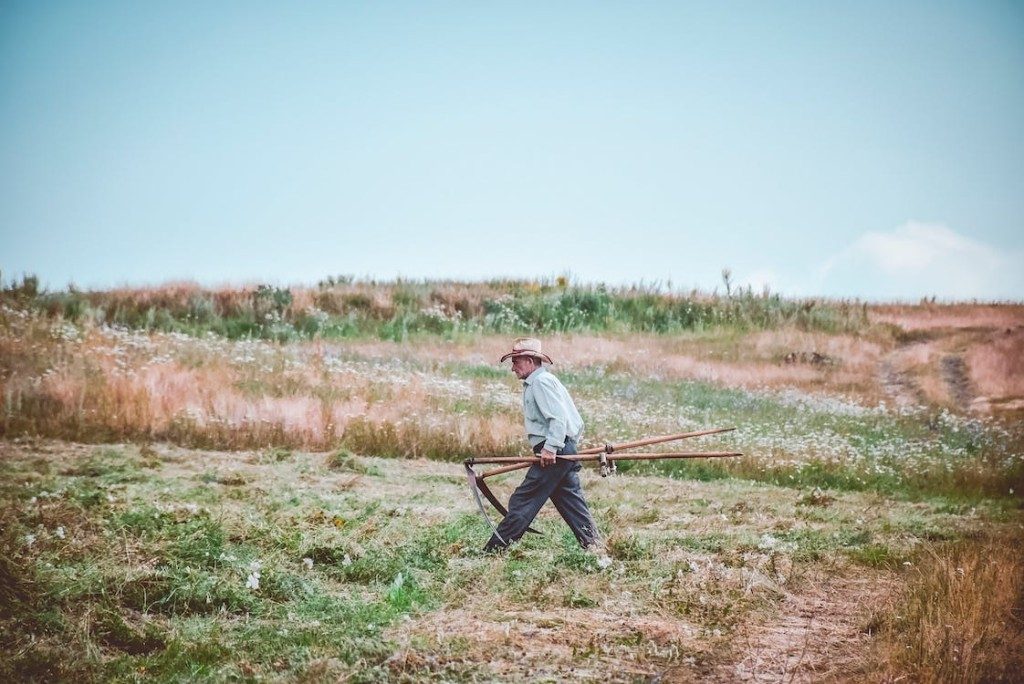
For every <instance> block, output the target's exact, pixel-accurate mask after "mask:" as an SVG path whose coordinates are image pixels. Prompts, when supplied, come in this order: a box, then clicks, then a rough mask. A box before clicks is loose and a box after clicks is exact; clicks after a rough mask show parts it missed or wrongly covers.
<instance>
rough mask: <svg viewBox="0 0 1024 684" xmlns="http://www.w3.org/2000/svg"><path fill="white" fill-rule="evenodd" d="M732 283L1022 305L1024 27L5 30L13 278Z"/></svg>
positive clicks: (89, 9) (664, 6)
mask: <svg viewBox="0 0 1024 684" xmlns="http://www.w3.org/2000/svg"><path fill="white" fill-rule="evenodd" d="M516 240H519V241H520V242H519V243H518V244H517V243H516V242H515V241H516ZM723 266H730V267H731V268H732V269H733V271H734V274H735V277H736V279H737V280H739V281H741V282H752V283H754V284H755V285H757V286H760V284H761V283H764V282H768V283H770V284H771V285H772V286H773V287H774V288H776V289H781V290H782V291H783V292H787V293H792V294H824V295H838V296H861V297H875V298H877V297H901V298H916V297H919V296H921V295H927V294H937V295H939V296H940V297H946V298H971V297H982V298H1014V299H1024V275H1022V274H1024V4H1021V3H1009V2H921V3H906V2H897V3H892V2H884V3H882V2H857V3H846V2H844V3H822V2H808V3H797V2H784V3H765V2H751V3H734V2H730V3H722V2H708V3H668V2H664V3H658V2H654V3H637V2H629V3H625V2H623V3H593V2H586V3H582V2H581V3H535V4H532V3H508V4H506V5H498V4H491V3H469V2H467V3H426V2H410V3H398V2H388V3H380V2H375V3H340V2H335V3H326V2H325V3H314V2H302V3H266V4H260V3H255V2H253V3H248V2H247V3H211V2H203V3H195V4H189V3H183V2H173V3H171V2H168V3H137V2H125V3H111V2H98V1H92V2H77V3H61V2H4V3H3V4H2V5H0V269H2V270H3V276H4V278H5V279H9V278H10V277H12V276H16V275H19V274H20V273H22V272H26V271H27V272H34V273H37V274H38V275H39V276H40V277H41V278H42V279H43V280H44V281H45V282H46V283H48V284H49V285H50V286H51V287H55V288H59V287H63V286H64V285H66V284H67V283H68V282H69V281H74V282H75V283H76V284H77V285H79V286H85V287H89V286H109V285H115V284H121V283H131V284H141V283H157V282H162V281H165V280H168V279H195V280H198V281H200V282H203V283H210V284H216V283H221V282H225V281H231V282H253V281H269V282H276V283H282V284H287V283H300V282H305V283H314V282H315V281H316V280H317V279H319V278H321V277H323V276H325V275H328V274H342V273H345V274H353V275H356V276H375V277H380V278H390V277H394V276H396V275H402V276H406V277H432V278H439V277H450V278H462V279H478V278H490V277H499V276H523V277H527V276H554V275H558V274H560V273H564V272H570V273H571V274H572V275H573V276H574V277H575V278H576V279H577V280H579V281H583V282H588V281H605V282H609V283H623V282H636V281H639V280H641V279H644V280H646V281H653V280H660V281H663V282H664V281H666V280H671V281H672V283H673V284H674V285H675V286H677V287H691V286H700V287H703V288H712V287H715V286H716V285H717V284H718V283H719V273H720V271H721V268H722V267H723Z"/></svg>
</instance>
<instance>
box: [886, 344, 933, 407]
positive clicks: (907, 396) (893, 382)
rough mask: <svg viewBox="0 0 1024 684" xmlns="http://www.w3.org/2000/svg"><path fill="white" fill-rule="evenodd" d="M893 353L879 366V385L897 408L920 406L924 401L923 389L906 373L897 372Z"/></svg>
mask: <svg viewBox="0 0 1024 684" xmlns="http://www.w3.org/2000/svg"><path fill="white" fill-rule="evenodd" d="M897 353H898V352H893V353H892V354H889V355H888V356H886V357H885V358H883V359H882V360H881V361H880V362H879V364H878V383H879V384H880V385H881V386H882V390H883V391H884V393H885V396H886V397H888V398H889V399H891V400H892V401H893V402H895V404H896V405H897V406H901V407H908V406H919V405H920V404H921V403H922V401H923V397H922V392H921V388H920V387H918V385H917V383H916V382H914V379H913V378H911V377H910V375H909V374H908V373H907V372H906V371H902V370H897V368H896V365H895V363H894V359H893V357H894V356H895V354H897Z"/></svg>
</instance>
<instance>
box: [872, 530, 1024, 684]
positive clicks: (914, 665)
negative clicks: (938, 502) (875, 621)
mask: <svg viewBox="0 0 1024 684" xmlns="http://www.w3.org/2000/svg"><path fill="white" fill-rule="evenodd" d="M906 574H907V576H908V582H907V584H906V585H905V586H904V587H903V588H902V590H901V591H900V592H898V594H897V596H896V598H895V601H894V602H893V603H892V605H890V606H889V609H888V614H887V615H885V616H884V617H883V618H882V620H881V622H882V642H881V654H882V658H883V661H884V663H885V667H886V668H887V669H888V670H889V671H890V673H892V675H893V681H898V680H899V679H901V678H906V677H909V678H910V679H911V680H912V681H921V682H1013V681H1020V677H1021V672H1022V671H1024V559H1022V558H1021V555H1020V539H1015V540H1011V539H1007V538H1002V539H1000V538H990V539H987V540H978V539H968V540H964V541H960V542H956V543H953V544H947V545H943V546H939V547H937V548H925V549H924V550H923V551H922V552H921V553H920V554H919V560H918V562H917V563H916V565H914V566H913V567H911V568H910V569H909V571H908V572H907V573H906Z"/></svg>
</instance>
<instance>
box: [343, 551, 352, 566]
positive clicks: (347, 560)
mask: <svg viewBox="0 0 1024 684" xmlns="http://www.w3.org/2000/svg"><path fill="white" fill-rule="evenodd" d="M341 564H342V565H345V566H348V565H352V558H351V557H350V556H349V555H348V554H347V553H346V554H345V557H344V558H342V559H341Z"/></svg>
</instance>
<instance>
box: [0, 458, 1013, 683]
mask: <svg viewBox="0 0 1024 684" xmlns="http://www.w3.org/2000/svg"><path fill="white" fill-rule="evenodd" d="M208 459H209V456H208V455H199V454H191V453H189V452H183V451H181V450H175V452H174V458H173V459H171V460H168V456H167V452H166V447H162V446H160V445H154V446H147V447H145V448H136V447H118V448H109V447H95V448H91V449H86V450H85V453H81V454H80V455H78V456H75V457H65V456H63V455H62V454H61V450H60V448H59V447H58V448H49V449H47V450H46V451H36V450H34V449H32V448H23V449H22V451H20V452H18V454H17V455H13V454H9V455H8V456H7V457H5V459H3V461H2V463H3V474H4V476H5V477H4V486H3V488H2V489H0V492H2V500H0V506H2V507H0V511H2V516H3V517H2V519H3V522H4V524H3V526H2V530H3V536H2V539H0V546H2V551H3V555H2V561H0V592H2V593H0V598H2V599H3V600H2V601H0V606H2V613H0V625H2V626H3V630H2V632H0V634H2V637H0V638H2V640H3V643H2V644H0V646H2V647H3V653H4V656H3V657H2V658H0V675H2V676H3V678H5V679H8V680H10V679H15V680H29V681H31V680H39V681H42V680H47V681H54V680H58V681H66V680H76V681H97V680H104V681H105V680H110V679H114V680H132V681H134V680H141V679H147V680H155V681H182V680H189V679H195V678H202V679H208V680H215V681H228V680H234V679H250V678H256V679H263V678H285V679H299V678H303V677H314V678H317V677H321V678H322V677H327V678H337V677H350V678H352V679H353V680H355V681H390V680H392V679H394V678H395V677H396V676H397V673H398V672H402V673H404V674H403V675H402V676H409V677H410V678H411V679H413V680H427V679H431V678H433V677H435V676H439V675H438V673H439V672H442V673H445V674H444V676H445V677H447V678H451V679H462V678H473V677H477V678H479V677H483V678H487V675H486V672H487V669H486V668H487V665H486V663H484V662H482V661H479V660H475V657H476V656H473V657H468V656H465V655H463V656H458V655H457V654H459V653H463V654H465V653H467V652H470V653H475V651H473V648H474V647H475V646H474V644H473V641H472V639H470V640H469V641H464V642H460V641H459V640H460V639H466V636H465V635H464V634H463V633H462V632H459V628H458V627H457V626H454V627H453V629H454V630H455V631H454V632H453V633H452V634H451V635H449V636H445V635H444V634H442V635H441V642H439V643H434V642H433V641H431V640H426V641H423V640H417V639H413V640H412V641H411V642H408V644H411V645H407V646H406V647H405V648H411V649H412V650H411V651H408V653H411V654H412V655H410V656H409V657H410V658H412V660H403V661H402V662H403V663H404V664H402V665H401V666H400V670H398V671H396V670H395V669H394V668H396V667H399V665H396V664H395V661H393V660H390V659H391V657H392V656H393V655H394V654H395V649H396V648H397V646H396V639H397V637H396V635H397V634H400V633H402V632H403V630H405V629H407V628H408V626H410V625H416V624H418V622H419V621H420V620H425V619H429V618H430V616H431V615H443V614H446V613H447V612H448V611H452V610H456V611H458V610H463V611H473V610H480V608H481V605H482V604H480V603H479V601H481V600H483V599H486V604H487V605H493V606H499V607H501V608H500V610H505V611H508V610H512V611H540V614H541V615H542V616H543V615H549V616H552V617H548V618H545V617H541V618H538V619H541V620H549V619H550V620H555V621H556V622H557V623H558V624H561V622H558V621H560V620H562V619H563V618H561V617H558V615H560V613H559V611H595V614H597V615H603V614H606V613H608V612H609V611H613V612H614V611H620V610H624V611H627V612H626V613H625V614H624V615H627V614H652V615H653V614H657V615H662V616H673V617H672V619H677V620H682V621H684V622H685V623H686V624H690V625H693V626H694V629H696V630H697V633H698V634H699V635H700V639H702V640H703V641H702V642H701V644H703V645H701V646H696V647H695V646H694V645H691V646H689V647H685V648H684V647H683V646H682V645H679V644H676V645H674V646H671V647H669V646H666V645H664V644H661V645H658V644H656V643H653V642H650V641H649V640H648V637H647V636H645V635H644V633H642V632H639V631H633V632H622V633H618V634H617V635H616V636H614V637H609V638H610V639H612V640H613V641H614V642H615V643H617V644H619V646H621V647H622V648H625V649H627V650H631V651H635V652H636V653H642V654H645V655H644V656H643V658H644V659H646V660H645V661H644V662H649V663H650V665H649V666H650V667H655V664H657V663H660V665H657V667H662V668H663V667H667V666H668V665H669V664H671V663H673V662H676V663H678V662H682V661H681V660H680V659H681V658H683V655H684V654H686V653H690V654H691V655H690V656H687V657H693V658H696V660H694V661H693V662H701V663H709V662H714V661H715V659H716V658H717V659H721V658H725V657H727V656H728V653H730V651H729V648H730V647H729V646H726V647H721V646H716V645H715V644H718V643H719V642H718V640H719V639H722V638H725V637H726V636H727V635H729V634H733V633H734V632H735V631H736V630H737V629H739V628H740V626H741V625H743V624H745V623H746V622H747V621H748V620H750V619H752V617H753V616H754V615H756V614H760V613H761V612H762V611H767V612H768V613H769V614H770V613H771V611H773V610H775V608H774V606H776V605H777V604H778V602H779V601H780V600H781V598H782V596H784V593H783V592H782V591H781V590H780V587H781V586H782V585H778V584H777V582H778V581H782V580H778V579H776V578H784V579H785V581H786V584H785V585H784V586H785V587H786V588H787V591H793V590H796V588H797V587H799V582H800V581H801V580H800V578H801V577H802V576H803V574H804V573H805V572H807V571H808V570H810V569H813V568H833V569H834V568H839V567H842V566H843V564H844V563H849V564H852V565H853V566H854V567H858V568H862V569H863V571H869V572H881V571H889V570H892V569H899V568H900V567H902V563H903V561H904V559H906V558H911V557H913V555H912V553H911V552H912V549H913V548H915V546H916V545H918V544H921V543H928V542H930V541H933V540H940V539H948V538H955V537H956V536H958V535H960V534H961V533H962V531H963V530H965V529H969V526H970V525H976V524H979V523H980V522H981V521H984V520H989V519H993V520H994V519H999V516H1000V515H1006V514H1008V511H1007V510H1006V509H1005V508H1001V507H1000V506H998V505H996V504H991V505H987V506H981V507H980V508H979V507H971V508H965V505H964V504H961V503H958V502H956V501H955V500H951V499H944V498H941V497H938V498H932V499H930V500H929V501H928V502H927V503H926V504H922V503H914V504H911V503H899V502H894V501H892V500H886V499H881V498H878V497H880V496H881V495H878V494H874V495H868V494H860V493H856V492H852V493H849V492H843V491H840V490H828V491H823V490H822V491H818V492H813V491H811V492H808V491H807V490H806V489H804V488H801V487H794V486H783V487H778V486H775V485H770V484H757V483H750V482H744V481H742V480H739V479H736V478H733V479H730V480H722V481H716V482H711V483H699V482H690V483H686V484H685V485H684V484H681V483H674V482H672V481H669V484H664V483H663V484H659V485H658V486H657V489H656V490H652V489H650V488H651V487H653V486H654V484H655V483H654V482H653V481H646V480H645V479H644V478H643V477H627V478H619V479H617V480H600V479H596V478H591V477H590V476H589V475H588V478H590V479H588V480H587V489H588V497H589V498H590V499H591V502H592V505H593V508H594V513H595V516H596V517H597V519H598V521H599V525H600V527H601V529H602V532H603V534H604V535H605V537H606V541H607V550H608V554H609V556H610V558H611V566H610V567H607V568H603V567H602V566H601V565H600V564H599V562H598V557H597V556H595V555H594V554H592V553H588V552H585V551H583V550H582V549H580V548H579V546H578V545H577V544H576V542H575V540H574V538H573V537H572V535H571V533H570V532H569V531H568V530H567V529H566V528H565V527H564V525H562V523H561V522H560V521H558V520H557V519H552V518H550V517H547V518H543V519H542V520H540V521H538V523H537V524H538V527H539V529H541V531H542V532H543V533H544V534H543V536H535V535H528V536H527V537H526V538H524V539H523V540H522V542H521V543H519V544H517V545H516V546H515V547H513V548H512V549H511V550H510V551H509V552H508V553H506V554H505V555H504V556H503V557H500V558H494V557H491V556H487V555H485V554H483V553H482V551H481V550H480V546H481V545H482V544H483V542H484V541H485V540H486V538H487V536H488V534H489V530H488V528H487V526H486V525H485V523H484V522H483V521H482V520H481V519H480V517H479V516H478V515H477V514H476V513H474V512H471V509H470V507H469V504H468V503H467V502H466V501H465V499H466V497H467V495H466V493H465V491H464V485H463V484H462V483H461V482H460V479H459V478H458V477H455V476H454V475H452V476H449V475H446V474H445V473H446V472H447V471H446V468H449V467H451V466H447V465H445V464H438V465H437V468H436V469H418V470H416V471H408V470H407V469H405V466H404V465H403V462H401V461H395V460H387V459H377V458H372V457H368V456H362V455H359V456H357V455H355V454H352V453H348V452H344V451H340V452H335V453H332V454H328V455H326V456H324V455H312V454H305V453H301V452H295V451H292V452H288V453H287V454H285V455H281V456H280V457H278V455H276V454H275V453H273V452H269V453H268V452H265V451H262V452H252V453H250V454H248V455H246V454H239V455H235V456H233V457H231V458H230V459H228V460H230V461H231V462H232V463H233V470H232V471H230V472H238V473H241V474H243V475H244V478H243V480H244V483H243V484H223V483H221V482H219V481H218V478H217V477H211V473H218V472H227V471H224V470H222V467H223V465H224V464H221V466H216V460H217V459H215V460H214V462H210V461H208ZM165 460H167V462H168V463H173V469H171V468H169V467H168V466H163V467H153V462H157V463H162V462H164V461H165ZM147 463H149V464H150V465H149V466H146V465H145V464H147ZM339 472H342V473H346V472H348V473H353V474H356V475H360V476H362V478H363V479H362V480H361V481H360V482H361V486H360V487H358V488H351V489H344V490H338V489H336V488H335V483H336V482H337V474H338V473H339ZM389 487H401V492H402V493H401V494H394V493H393V494H385V493H383V492H386V491H388V488H389ZM497 487H498V490H499V491H507V487H508V485H507V484H498V485H497ZM379 488H383V489H379ZM652 491H656V492H657V496H658V498H659V500H660V501H661V503H659V504H658V505H657V506H653V507H652V506H650V505H648V503H647V501H648V499H649V498H650V497H651V494H652ZM33 497H35V498H34V499H33ZM871 497H876V498H874V499H872V498H871ZM878 502H884V505H878ZM864 511H870V513H864ZM680 516H686V517H687V519H688V520H689V521H690V522H689V523H687V524H686V525H682V526H680V525H676V524H673V523H671V522H670V521H672V520H675V519H677V518H679V517H680ZM855 516H864V520H860V519H857V520H855V519H854V518H855ZM993 516H994V517H993ZM965 526H967V527H965ZM58 527H60V528H61V529H62V535H63V536H59V535H58V534H57V532H56V530H57V529H58ZM691 527H696V528H697V529H689V528H691ZM28 535H32V537H33V541H32V543H31V544H28V543H27V542H26V539H27V536H28ZM306 559H309V560H306ZM254 572H258V573H259V577H258V588H252V587H250V586H247V582H249V580H250V578H251V577H252V575H253V573H254ZM750 577H759V578H761V579H760V580H758V583H757V584H756V585H749V578H750ZM623 601H625V602H626V603H625V605H624V606H623V607H617V606H619V604H620V603H621V602H623ZM524 619H525V618H524ZM574 638H575V637H574ZM431 639H433V637H431ZM403 643H406V642H403ZM460 643H462V646H459V644H460ZM253 644H259V648H253ZM417 644H418V645H417ZM574 648H576V649H577V650H576V656H575V657H576V658H578V659H579V661H578V662H579V663H580V664H585V663H596V662H601V661H602V659H605V658H607V657H608V652H607V651H606V650H602V649H601V648H600V647H599V646H596V645H594V644H593V643H590V642H582V641H581V642H580V643H578V644H577V646H575V647H574ZM687 648H689V649H690V650H689V651H688V650H687ZM694 648H696V650H693V649H694ZM67 649H73V650H74V651H75V652H76V653H78V654H80V655H79V656H78V657H76V658H72V659H68V658H59V657H57V654H58V653H60V652H63V651H66V650H67ZM417 654H419V655H417ZM429 654H434V655H429ZM444 654H448V655H444ZM424 658H426V659H424ZM430 658H433V659H434V660H430ZM438 658H440V659H438ZM417 663H419V664H417ZM431 663H432V664H431ZM410 673H411V674H410Z"/></svg>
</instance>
